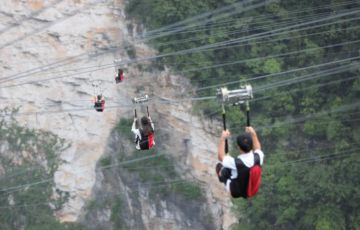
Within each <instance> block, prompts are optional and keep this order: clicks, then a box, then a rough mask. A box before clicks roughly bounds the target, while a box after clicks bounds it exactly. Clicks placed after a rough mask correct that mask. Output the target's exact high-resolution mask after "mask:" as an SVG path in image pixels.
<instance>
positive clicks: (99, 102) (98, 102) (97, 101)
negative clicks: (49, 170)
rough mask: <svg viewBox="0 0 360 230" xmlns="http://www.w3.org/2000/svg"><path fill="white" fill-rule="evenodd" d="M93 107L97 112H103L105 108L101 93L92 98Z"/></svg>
mask: <svg viewBox="0 0 360 230" xmlns="http://www.w3.org/2000/svg"><path fill="white" fill-rule="evenodd" d="M94 108H95V110H96V111H98V112H103V111H104V109H105V98H104V96H102V95H97V96H96V97H95V98H94Z"/></svg>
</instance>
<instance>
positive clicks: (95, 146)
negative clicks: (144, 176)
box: [0, 0, 236, 229]
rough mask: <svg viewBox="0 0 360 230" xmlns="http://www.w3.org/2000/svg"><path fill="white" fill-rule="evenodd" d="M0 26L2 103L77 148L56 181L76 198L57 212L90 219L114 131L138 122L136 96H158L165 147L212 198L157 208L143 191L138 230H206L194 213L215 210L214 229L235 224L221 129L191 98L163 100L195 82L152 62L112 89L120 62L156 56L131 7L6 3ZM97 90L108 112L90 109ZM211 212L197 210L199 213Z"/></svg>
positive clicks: (156, 115) (172, 201)
mask: <svg viewBox="0 0 360 230" xmlns="http://www.w3.org/2000/svg"><path fill="white" fill-rule="evenodd" d="M0 25H1V27H0V33H1V34H0V36H1V42H0V50H1V51H0V73H1V74H0V75H1V77H0V99H1V100H2V102H3V103H1V105H0V106H1V107H2V108H3V107H5V106H12V107H19V108H20V109H19V114H18V116H17V119H18V121H19V122H21V123H22V124H26V125H28V126H29V127H32V128H39V129H44V130H50V131H52V132H54V133H56V134H57V135H59V136H60V137H62V138H65V139H66V140H67V141H68V142H69V143H71V147H70V148H69V149H67V150H66V151H65V152H63V153H62V155H61V158H62V159H63V160H64V163H63V164H62V165H61V166H60V168H59V170H58V171H57V172H56V174H55V178H54V180H55V183H56V187H57V188H58V189H60V190H62V191H66V192H69V194H70V199H69V201H68V203H66V205H65V206H64V208H63V209H62V210H60V211H59V212H57V213H56V215H57V217H58V218H59V219H60V220H61V221H77V220H78V219H79V217H80V216H81V215H85V214H84V212H85V211H84V210H86V208H85V204H86V203H87V202H88V201H89V199H91V197H96V192H98V191H99V190H97V189H96V188H97V187H96V186H95V185H97V186H99V185H102V183H105V182H106V181H105V182H104V178H107V177H105V176H104V175H102V173H99V172H97V171H96V170H95V169H96V164H97V162H98V160H99V159H100V157H101V156H102V155H103V154H104V153H105V152H106V151H107V150H108V148H109V143H111V140H113V139H112V138H113V136H111V135H112V132H111V130H112V129H113V127H114V125H115V124H116V123H117V122H118V121H119V120H120V118H131V117H132V109H133V106H132V105H131V98H132V97H134V96H136V95H137V94H138V93H139V92H140V93H143V92H145V93H147V94H149V95H150V96H151V97H152V98H154V100H153V102H152V103H151V104H150V105H151V113H152V117H153V119H154V120H155V121H158V122H157V124H156V125H157V128H158V129H159V130H161V131H162V132H163V133H164V134H166V135H164V136H165V137H166V138H165V137H164V139H163V140H164V142H165V143H162V147H163V148H164V149H166V150H167V152H168V153H169V154H171V155H172V156H173V157H174V158H175V159H176V162H177V163H176V168H177V170H178V171H180V172H182V175H183V177H185V178H191V179H196V180H198V181H200V182H202V184H203V185H204V186H203V187H204V188H206V189H205V190H204V191H205V197H206V202H203V203H202V204H200V203H197V205H195V206H196V207H193V206H192V205H190V204H189V205H186V206H181V205H180V204H181V203H184V202H186V201H179V200H177V201H176V199H177V198H176V197H170V198H169V199H168V200H166V201H164V200H162V199H161V197H158V199H157V200H156V202H149V201H148V200H149V197H148V196H147V195H146V193H147V192H146V190H144V191H142V194H145V195H142V196H140V197H139V198H137V199H135V200H134V199H128V201H127V202H130V201H131V200H133V201H134V202H136V204H128V205H127V207H128V209H129V210H131V211H129V213H130V214H128V216H127V217H131V216H135V215H136V213H137V212H138V211H137V209H138V210H142V211H141V213H140V216H141V217H142V221H141V224H140V225H136V223H133V224H134V225H131V223H130V226H133V227H138V228H146V229H159V228H158V226H162V228H163V229H184V228H185V229H186V228H194V229H195V226H198V227H200V226H201V228H206V226H208V225H206V224H205V225H204V224H203V225H200V223H199V222H197V221H195V220H194V221H193V220H189V221H187V220H186V218H187V217H189V216H188V215H185V214H184V213H186V207H188V208H190V209H192V207H193V208H194V209H192V210H193V211H194V210H205V209H207V210H210V213H211V215H212V216H213V219H214V223H213V224H214V225H215V228H216V229H219V228H220V227H224V228H228V227H229V226H230V225H231V224H232V223H233V222H235V220H236V219H235V218H234V216H233V215H232V214H231V212H230V204H231V202H230V200H229V199H228V198H227V196H226V195H225V193H224V190H223V188H222V186H221V185H220V184H219V183H218V181H217V178H216V177H215V175H214V165H215V163H216V143H217V139H216V138H215V137H214V135H216V133H217V132H216V130H213V129H210V128H209V127H210V125H209V124H208V123H207V122H206V121H204V119H201V118H199V117H196V116H193V115H192V113H191V110H192V103H191V101H182V102H181V103H174V102H172V103H160V102H162V101H163V99H164V98H172V99H176V100H178V99H187V98H190V97H191V94H190V93H189V92H191V85H190V84H189V82H187V81H186V80H185V79H184V78H182V77H179V76H173V75H171V74H170V73H169V71H167V70H165V71H157V70H154V69H153V68H152V67H151V66H149V65H146V64H145V65H143V66H135V65H131V66H130V65H129V66H122V67H125V68H126V80H125V82H123V83H121V84H120V85H116V84H115V83H114V79H113V78H114V74H115V65H114V60H118V61H123V60H128V59H130V57H129V54H131V55H133V53H134V51H135V53H136V56H137V57H138V58H141V57H145V56H151V55H153V54H154V53H155V52H154V51H153V50H151V49H150V48H147V46H146V45H144V44H138V43H135V42H134V41H135V39H134V36H135V35H136V34H137V33H138V32H139V30H140V29H141V27H139V26H136V25H135V24H133V23H132V22H129V21H127V19H126V16H125V14H124V2H123V1H103V2H99V1H97V2H96V1H89V0H86V1H80V0H53V1H42V0H34V1H13V0H6V1H3V2H2V7H1V9H0ZM129 28H130V30H129ZM125 47H130V49H129V48H125ZM144 67H146V68H147V69H148V70H144ZM141 68H142V70H140V69H141ZM99 81H101V87H100V88H96V87H95V88H94V87H93V86H92V84H93V83H94V82H99ZM99 92H102V93H103V94H104V96H105V98H106V109H105V112H104V113H97V112H95V111H94V110H93V108H92V101H91V100H92V97H93V96H94V94H97V93H99ZM180 95H183V96H180ZM157 102H159V103H157ZM160 121H161V122H160ZM212 126H215V127H216V126H218V127H220V125H216V124H213V125H212ZM129 128H130V127H129ZM112 180H113V179H111V180H110V181H112ZM106 183H110V182H106ZM114 183H115V182H114ZM115 184H117V186H119V187H118V189H119V190H120V191H124V193H125V194H127V193H126V187H127V186H126V181H124V180H123V179H121V178H120V179H119V180H118V181H117V182H116V183H115ZM94 186H95V187H94ZM110 187H111V186H110ZM129 191H130V193H131V189H130V190H129ZM94 193H95V194H94ZM125 200H127V199H125ZM196 208H200V209H196ZM159 210H161V211H159ZM102 211H103V213H102V214H101V215H97V214H94V213H90V214H89V215H94V216H96V217H99V218H100V217H101V218H104V220H107V219H111V210H110V211H109V210H107V209H103V210H102ZM159 212H162V213H161V214H159ZM190 213H191V212H190ZM204 213H205V212H199V214H198V216H197V217H198V218H200V217H201V216H202V215H205V214H204ZM138 214H139V213H138ZM126 215H127V214H125V217H126ZM164 218H165V219H164ZM166 219H168V220H170V221H168V222H166ZM105 222H106V221H105ZM105 222H104V223H105ZM174 223H175V224H174ZM192 225H193V226H192ZM209 226H210V225H209ZM196 229H199V228H196Z"/></svg>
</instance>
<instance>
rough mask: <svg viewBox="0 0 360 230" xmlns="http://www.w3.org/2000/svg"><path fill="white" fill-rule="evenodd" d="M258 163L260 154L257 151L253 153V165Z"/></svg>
mask: <svg viewBox="0 0 360 230" xmlns="http://www.w3.org/2000/svg"><path fill="white" fill-rule="evenodd" d="M255 165H260V156H259V154H258V153H254V166H255Z"/></svg>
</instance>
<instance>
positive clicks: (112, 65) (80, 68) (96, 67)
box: [0, 32, 322, 84]
mask: <svg viewBox="0 0 360 230" xmlns="http://www.w3.org/2000/svg"><path fill="white" fill-rule="evenodd" d="M320 33H322V32H320ZM301 37H302V36H301ZM280 40H282V39H280ZM105 66H109V68H110V67H116V66H115V65H114V64H104V65H100V67H105ZM91 68H95V69H94V71H96V70H97V69H98V68H99V66H89V67H79V68H77V69H69V70H62V71H55V72H53V73H52V75H53V74H54V73H64V72H70V71H79V70H82V69H91ZM45 71H46V70H45ZM39 72H40V71H39ZM42 72H44V71H42ZM31 75H32V74H29V75H27V74H24V75H23V76H19V77H17V79H20V78H24V77H30V76H31ZM49 75H50V73H49ZM15 77H16V76H15ZM11 80H16V79H14V78H13V79H9V80H3V81H1V79H0V84H1V83H5V82H7V81H11Z"/></svg>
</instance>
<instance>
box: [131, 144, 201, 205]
mask: <svg viewBox="0 0 360 230" xmlns="http://www.w3.org/2000/svg"><path fill="white" fill-rule="evenodd" d="M151 155H159V156H158V157H155V158H150V159H147V160H145V161H138V162H134V163H131V164H128V165H126V166H124V168H125V169H127V170H128V171H129V172H131V173H132V174H133V175H138V176H139V179H140V181H141V182H142V183H143V186H149V187H150V191H151V194H152V195H153V196H155V195H156V194H157V195H159V194H162V195H169V194H170V193H173V194H179V195H181V196H184V197H185V198H187V199H193V200H199V199H201V198H202V197H203V196H202V191H201V188H200V187H199V185H198V184H196V183H193V182H189V181H185V180H182V179H181V178H180V175H179V173H177V172H176V170H175V164H174V161H173V160H172V159H171V157H170V156H167V155H161V154H160V153H159V152H158V150H157V149H156V148H154V149H151V150H148V151H145V152H144V151H135V152H134V153H133V156H132V157H131V158H130V159H137V158H142V157H146V156H151ZM172 181H177V182H172Z"/></svg>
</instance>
